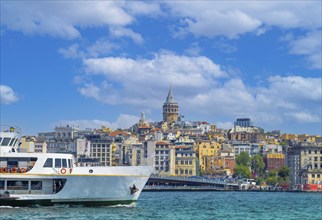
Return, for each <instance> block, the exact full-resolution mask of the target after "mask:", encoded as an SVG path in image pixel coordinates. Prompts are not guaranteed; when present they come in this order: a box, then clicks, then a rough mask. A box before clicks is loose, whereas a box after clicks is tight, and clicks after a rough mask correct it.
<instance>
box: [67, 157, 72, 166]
mask: <svg viewBox="0 0 322 220" xmlns="http://www.w3.org/2000/svg"><path fill="white" fill-rule="evenodd" d="M68 167H70V168H72V160H71V159H68Z"/></svg>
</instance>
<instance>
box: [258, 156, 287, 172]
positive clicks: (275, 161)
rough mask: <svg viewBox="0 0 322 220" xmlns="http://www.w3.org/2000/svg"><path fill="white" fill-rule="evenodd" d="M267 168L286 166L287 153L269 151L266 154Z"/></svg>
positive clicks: (276, 168)
mask: <svg viewBox="0 0 322 220" xmlns="http://www.w3.org/2000/svg"><path fill="white" fill-rule="evenodd" d="M263 159H264V163H265V170H267V171H271V170H279V169H280V168H282V167H283V166H285V155H284V154H281V153H268V154H266V155H265V156H264V158H263Z"/></svg>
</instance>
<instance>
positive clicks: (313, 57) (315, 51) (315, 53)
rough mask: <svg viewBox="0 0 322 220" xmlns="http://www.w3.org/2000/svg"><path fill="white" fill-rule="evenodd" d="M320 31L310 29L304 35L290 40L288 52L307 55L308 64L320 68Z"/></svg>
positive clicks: (321, 33)
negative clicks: (310, 30)
mask: <svg viewBox="0 0 322 220" xmlns="http://www.w3.org/2000/svg"><path fill="white" fill-rule="evenodd" d="M321 48H322V31H321V30H317V31H312V32H309V33H307V34H306V35H305V36H302V37H299V38H298V39H295V40H292V41H291V43H290V53H291V54H297V55H305V56H307V60H308V62H309V65H310V66H311V67H312V68H315V69H321V68H322V49H321Z"/></svg>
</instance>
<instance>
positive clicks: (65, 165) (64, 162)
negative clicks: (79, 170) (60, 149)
mask: <svg viewBox="0 0 322 220" xmlns="http://www.w3.org/2000/svg"><path fill="white" fill-rule="evenodd" d="M62 161H63V167H67V160H66V159H62Z"/></svg>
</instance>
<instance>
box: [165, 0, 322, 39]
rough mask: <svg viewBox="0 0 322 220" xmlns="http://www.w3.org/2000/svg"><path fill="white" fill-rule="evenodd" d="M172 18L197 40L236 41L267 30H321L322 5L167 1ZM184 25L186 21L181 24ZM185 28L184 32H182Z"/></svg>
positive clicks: (316, 3) (288, 2) (286, 2)
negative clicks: (229, 39) (244, 36)
mask: <svg viewBox="0 0 322 220" xmlns="http://www.w3.org/2000/svg"><path fill="white" fill-rule="evenodd" d="M165 4H166V5H167V6H168V7H169V9H170V11H171V13H172V16H174V17H178V18H183V21H184V22H183V23H181V24H180V23H178V26H179V27H178V30H179V32H181V33H182V32H183V30H185V31H188V32H191V33H193V34H195V35H197V36H206V37H213V36H218V35H222V36H226V37H228V38H235V37H238V36H239V35H241V34H244V33H248V32H254V33H257V34H262V33H263V31H266V30H267V27H271V26H277V27H279V28H284V29H290V28H304V29H307V30H311V29H315V28H320V27H321V21H320V20H319V19H317V18H319V17H320V14H321V3H320V2H314V1H310V2H308V1H297V2H291V1H281V2H278V1H260V2H256V1H237V2H236V1H225V2H224V1H219V2H218V1H213V2H209V1H207V2H195V1H167V2H165ZM181 21H182V20H181ZM182 28H183V29H182Z"/></svg>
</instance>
